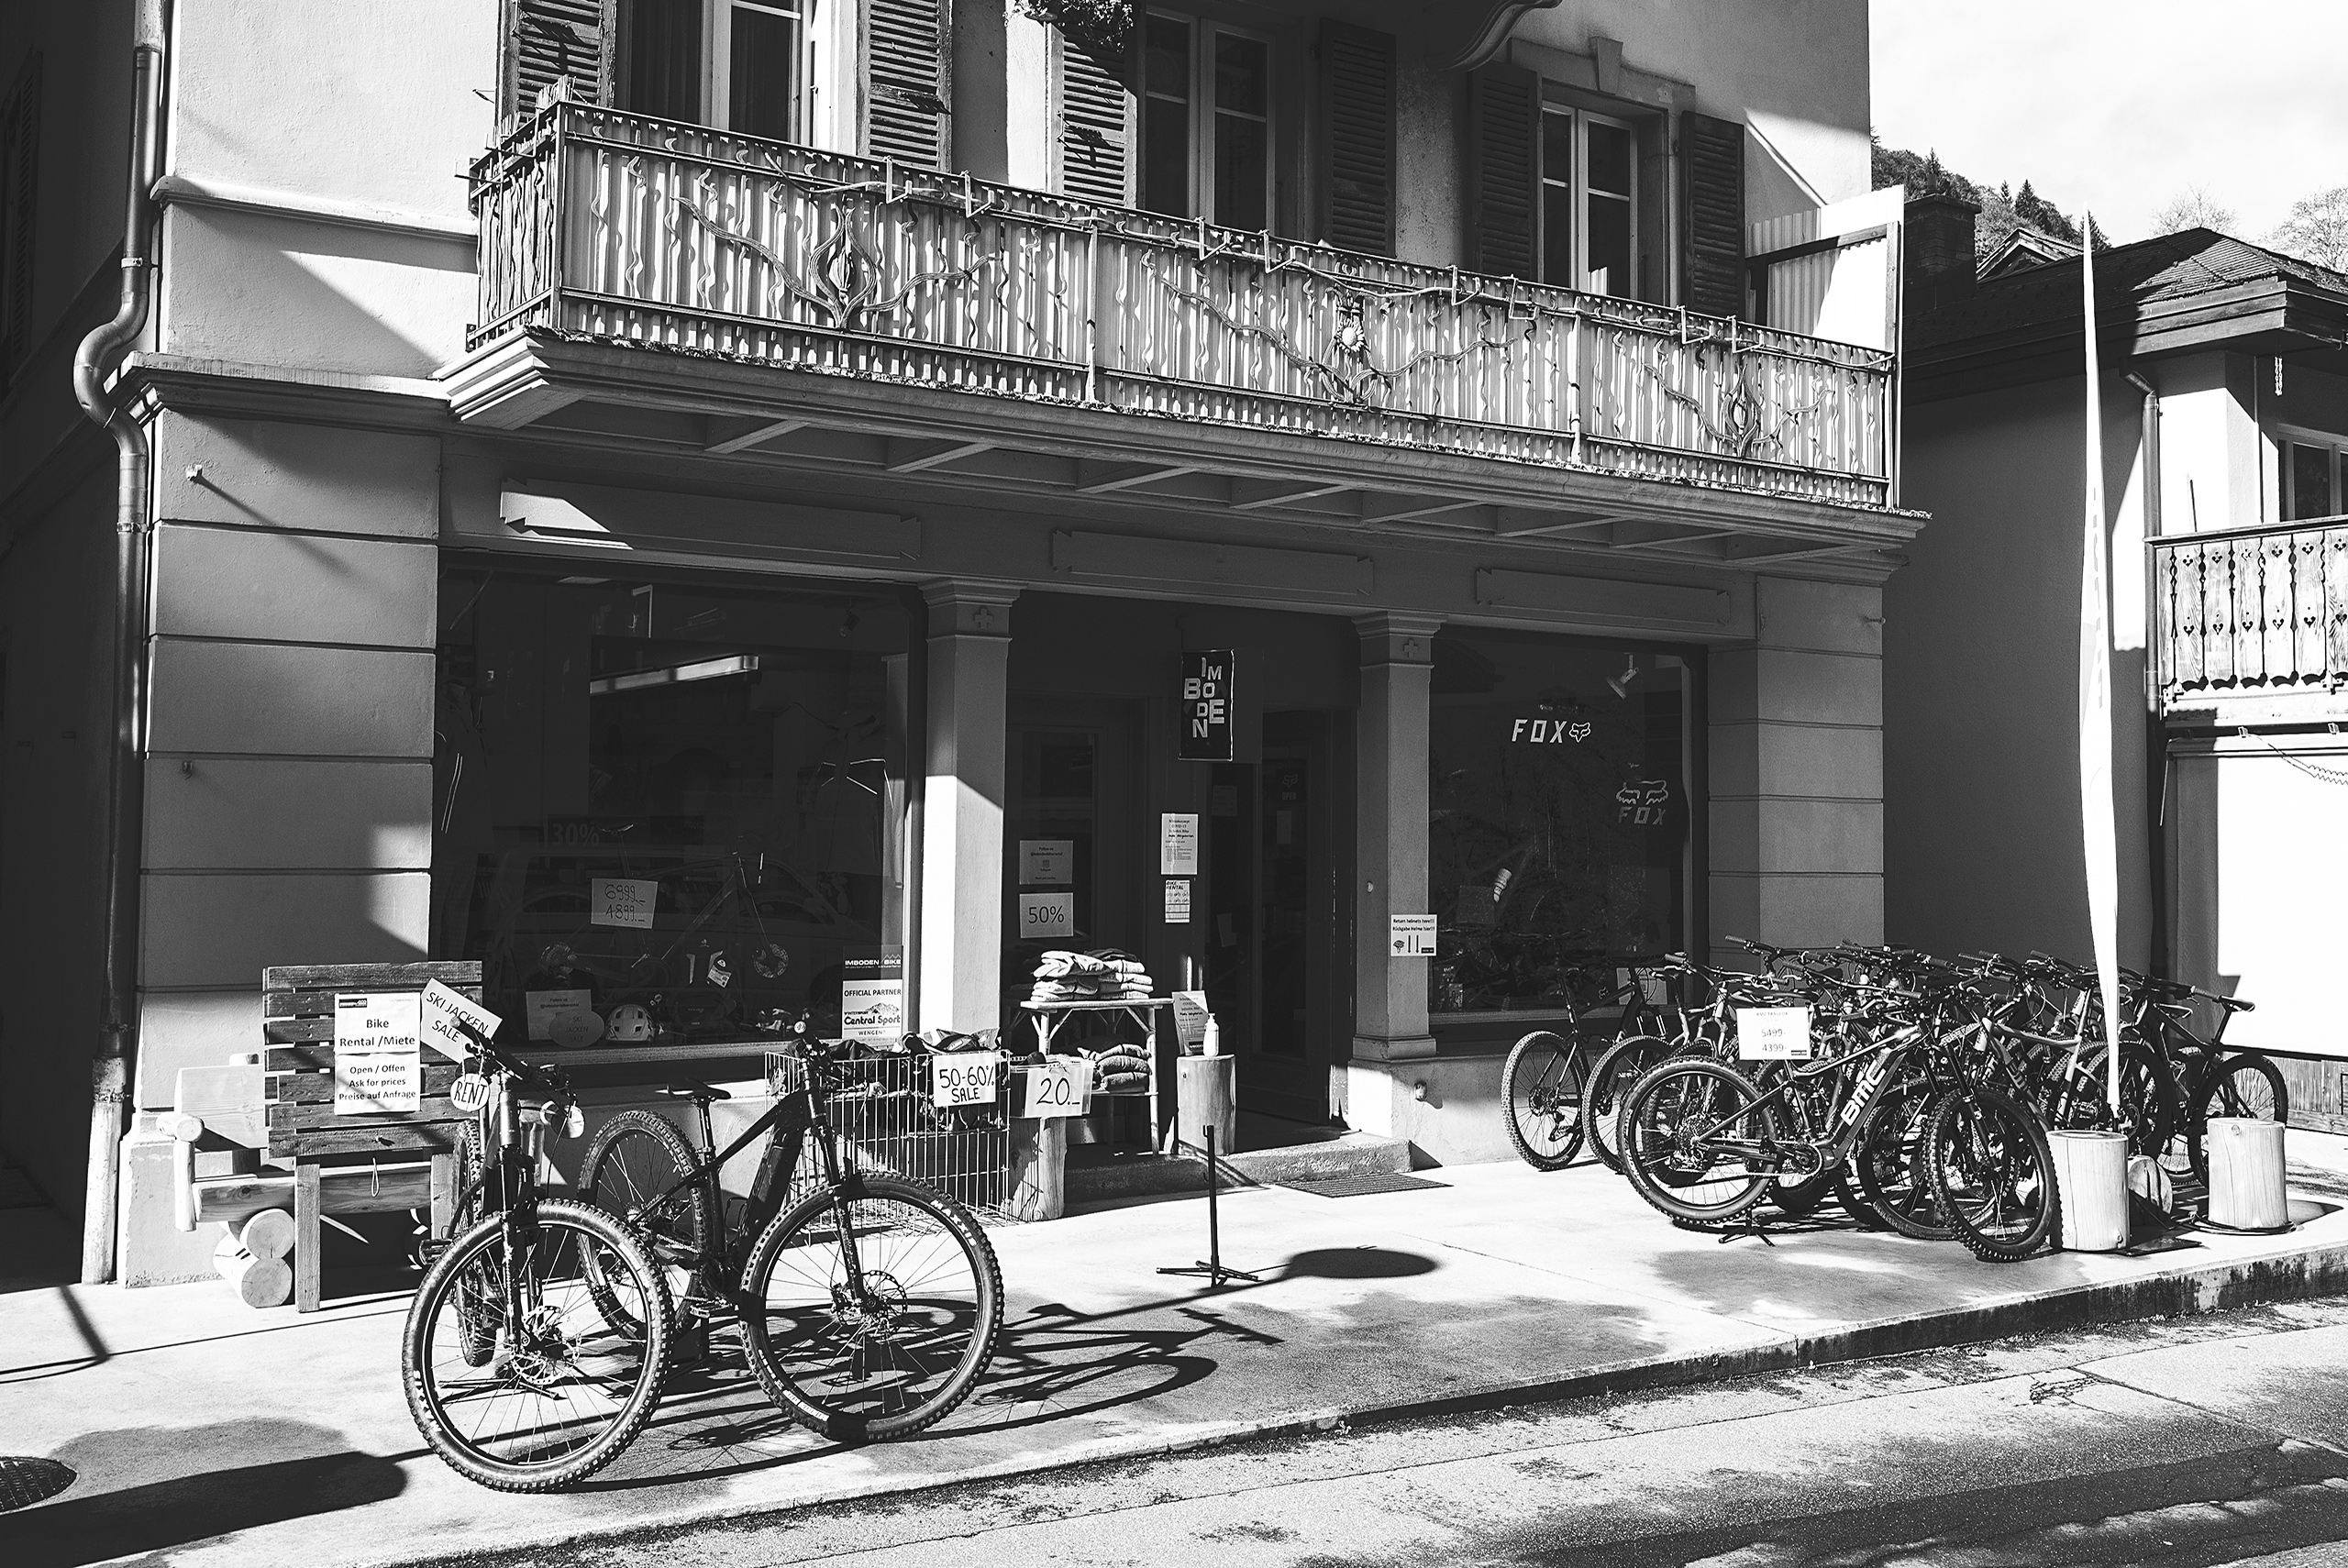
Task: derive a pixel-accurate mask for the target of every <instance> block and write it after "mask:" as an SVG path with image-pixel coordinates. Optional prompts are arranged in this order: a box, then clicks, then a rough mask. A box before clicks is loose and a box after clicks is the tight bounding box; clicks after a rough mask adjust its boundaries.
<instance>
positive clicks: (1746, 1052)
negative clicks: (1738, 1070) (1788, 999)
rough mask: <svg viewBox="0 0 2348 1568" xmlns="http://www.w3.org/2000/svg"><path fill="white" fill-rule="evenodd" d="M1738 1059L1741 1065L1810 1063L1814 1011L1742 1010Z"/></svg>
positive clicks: (1738, 1017) (1738, 1013)
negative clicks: (1744, 1063)
mask: <svg viewBox="0 0 2348 1568" xmlns="http://www.w3.org/2000/svg"><path fill="white" fill-rule="evenodd" d="M1736 1059H1737V1060H1738V1061H1740V1062H1807V1061H1809V1060H1810V1009H1808V1008H1806V1007H1741V1008H1738V1009H1737V1010H1736Z"/></svg>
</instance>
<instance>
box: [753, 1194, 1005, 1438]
mask: <svg viewBox="0 0 2348 1568" xmlns="http://www.w3.org/2000/svg"><path fill="white" fill-rule="evenodd" d="M741 1312H742V1329H743V1333H742V1342H743V1348H744V1350H745V1351H746V1352H747V1353H748V1357H749V1362H750V1368H751V1370H752V1371H754V1372H756V1373H757V1374H758V1377H759V1385H760V1386H762V1387H764V1388H765V1389H766V1391H767V1397H769V1398H770V1399H772V1400H773V1401H774V1402H775V1404H776V1405H777V1406H779V1407H781V1409H782V1410H783V1411H784V1412H785V1413H786V1414H788V1415H789V1416H790V1417H791V1418H792V1419H793V1420H795V1421H797V1422H799V1423H800V1424H801V1425H802V1426H803V1427H806V1428H807V1429H808V1430H811V1431H814V1432H818V1433H820V1434H822V1435H823V1436H825V1437H827V1438H830V1439H832V1440H833V1441H837V1442H879V1441H886V1440H888V1439H890V1438H902V1437H910V1436H912V1435H913V1434H914V1433H915V1432H918V1431H921V1430H925V1429H926V1428H928V1427H931V1426H934V1425H936V1423H937V1422H938V1421H940V1420H943V1419H945V1418H946V1417H947V1415H949V1414H950V1413H952V1411H953V1410H954V1408H955V1407H957V1406H958V1405H959V1404H961V1403H962V1401H963V1400H964V1399H966V1398H968V1397H969V1394H970V1389H971V1387H972V1386H973V1385H975V1384H976V1383H977V1382H978V1380H979V1377H980V1375H981V1374H982V1373H984V1372H985V1371H986V1367H987V1363H988V1362H989V1361H991V1359H993V1356H994V1343H995V1336H996V1335H997V1334H998V1333H1000V1332H1001V1331H1002V1266H1001V1264H998V1263H997V1262H996V1261H995V1255H994V1247H993V1245H992V1244H991V1242H988V1240H987V1236H986V1232H985V1231H982V1230H980V1228H979V1223H978V1221H977V1220H974V1219H972V1218H971V1217H970V1213H969V1210H968V1209H964V1208H963V1207H962V1206H961V1205H960V1204H958V1203H956V1202H954V1201H953V1200H952V1199H950V1198H946V1197H944V1196H942V1195H940V1194H938V1193H936V1192H933V1191H931V1190H930V1189H929V1188H927V1187H918V1186H916V1185H914V1183H912V1182H905V1181H897V1180H893V1179H890V1178H887V1177H880V1176H857V1177H852V1178H851V1180H850V1181H849V1182H847V1183H843V1184H842V1185H841V1186H839V1187H825V1188H824V1189H823V1190H821V1191H819V1192H815V1193H813V1194H811V1195H810V1196H809V1197H807V1198H805V1199H804V1200H803V1201H802V1202H801V1203H799V1204H798V1205H797V1206H796V1207H795V1208H793V1209H790V1210H789V1211H788V1212H786V1213H784V1214H782V1215H781V1216H780V1217H779V1218H777V1219H776V1220H775V1221H774V1223H773V1224H771V1225H770V1226H768V1227H767V1228H766V1230H765V1231H764V1232H763V1233H762V1234H760V1236H759V1239H758V1242H756V1243H755V1244H754V1245H753V1246H752V1247H751V1249H750V1257H749V1261H748V1264H745V1265H744V1267H743V1270H742V1295H741Z"/></svg>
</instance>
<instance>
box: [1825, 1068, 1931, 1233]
mask: <svg viewBox="0 0 2348 1568" xmlns="http://www.w3.org/2000/svg"><path fill="white" fill-rule="evenodd" d="M1933 1105H1934V1100H1933V1086H1932V1084H1931V1083H1930V1082H1929V1081H1928V1080H1926V1079H1923V1078H1910V1079H1908V1080H1907V1081H1906V1082H1904V1083H1899V1084H1895V1085H1893V1086H1892V1088H1890V1089H1889V1090H1888V1092H1887V1093H1886V1094H1885V1095H1884V1097H1883V1099H1880V1100H1878V1101H1877V1102H1876V1105H1875V1108H1874V1109H1873V1110H1869V1111H1868V1112H1867V1121H1866V1126H1865V1127H1863V1128H1861V1129H1860V1132H1859V1136H1858V1141H1857V1142H1858V1146H1857V1147H1856V1148H1855V1150H1854V1151H1853V1152H1852V1154H1851V1163H1852V1165H1853V1167H1854V1169H1855V1172H1856V1174H1857V1176H1858V1182H1859V1190H1860V1191H1862V1192H1864V1193H1865V1194H1866V1200H1867V1206H1868V1208H1869V1209H1871V1210H1873V1212H1874V1213H1875V1214H1876V1216H1877V1217H1878V1218H1880V1219H1881V1220H1883V1222H1884V1223H1885V1224H1887V1225H1889V1226H1890V1227H1891V1228H1892V1229H1893V1230H1895V1231H1899V1233H1900V1234H1901V1235H1903V1236H1913V1237H1914V1238H1916V1239H1917V1240H1918V1241H1920V1242H1945V1241H1947V1240H1949V1239H1950V1238H1951V1237H1953V1236H1955V1234H1956V1231H1955V1229H1954V1228H1953V1227H1952V1226H1951V1225H1950V1224H1949V1222H1948V1219H1947V1217H1946V1216H1945V1215H1944V1214H1943V1213H1942V1211H1941V1206H1940V1199H1939V1198H1937V1197H1935V1196H1934V1195H1933V1184H1932V1183H1931V1182H1930V1181H1929V1180H1927V1179H1926V1177H1925V1175H1924V1129H1925V1126H1926V1123H1927V1121H1928V1120H1929V1119H1930V1117H1931V1115H1932V1112H1933Z"/></svg>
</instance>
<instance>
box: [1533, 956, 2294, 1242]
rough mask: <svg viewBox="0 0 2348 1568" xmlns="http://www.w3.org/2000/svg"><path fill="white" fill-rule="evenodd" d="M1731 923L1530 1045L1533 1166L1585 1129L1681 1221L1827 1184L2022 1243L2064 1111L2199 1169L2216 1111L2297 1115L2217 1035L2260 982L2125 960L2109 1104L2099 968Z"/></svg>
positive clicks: (1877, 1216) (2043, 1233)
mask: <svg viewBox="0 0 2348 1568" xmlns="http://www.w3.org/2000/svg"><path fill="white" fill-rule="evenodd" d="M1733 940H1734V943H1735V945H1736V946H1738V947H1740V948H1742V949H1744V951H1745V952H1747V953H1749V954H1751V955H1753V957H1754V958H1755V960H1757V961H1758V967H1757V968H1756V969H1755V970H1754V971H1750V972H1748V971H1744V970H1731V969H1722V968H1714V967H1711V966H1707V965H1704V964H1700V963H1698V962H1696V961H1695V960H1693V959H1692V958H1689V957H1688V956H1686V955H1680V954H1674V955H1668V956H1667V957H1666V958H1664V959H1663V960H1662V961H1660V962H1658V963H1654V964H1645V965H1640V966H1633V967H1631V968H1627V969H1623V970H1618V971H1617V972H1616V974H1617V980H1618V983H1617V985H1616V988H1615V994H1614V995H1613V997H1612V1004H1611V1006H1608V1007H1604V1008H1600V1009H1593V1010H1590V1011H1589V1012H1586V1013H1584V1014H1583V1015H1582V1016H1581V1018H1580V1019H1579V1020H1578V1021H1577V1022H1576V1023H1575V1025H1574V1026H1573V1027H1572V1028H1571V1029H1570V1030H1567V1031H1560V1032H1550V1031H1543V1032H1536V1033H1533V1034H1528V1035H1526V1036H1525V1037H1524V1038H1523V1040H1521V1041H1519V1042H1518V1043H1517V1044H1516V1046H1515V1048H1514V1050H1513V1051H1512V1052H1511V1054H1510V1055H1509V1058H1508V1061H1507V1064H1506V1066H1505V1068H1504V1070H1503V1083H1504V1098H1505V1101H1506V1106H1507V1117H1508V1130H1509V1136H1510V1139H1511V1141H1512V1143H1514V1144H1515V1146H1516V1150H1517V1152H1518V1153H1519V1154H1521V1155H1523V1158H1524V1159H1525V1160H1526V1161H1527V1162H1528V1163H1530V1164H1532V1165H1535V1166H1537V1167H1539V1168H1541V1169H1544V1170H1556V1169H1560V1168H1562V1167H1564V1166H1565V1165H1568V1164H1570V1163H1571V1162H1572V1161H1573V1160H1574V1159H1575V1158H1576V1157H1577V1156H1578V1155H1579V1154H1581V1153H1582V1151H1583V1149H1584V1148H1585V1146H1587V1147H1588V1148H1589V1150H1590V1151H1591V1152H1592V1153H1594V1154H1595V1155H1596V1156H1597V1158H1598V1159H1600V1160H1601V1161H1603V1162H1604V1163H1605V1164H1606V1165H1608V1166H1609V1167H1610V1168H1611V1169H1613V1170H1615V1171H1618V1172H1620V1173H1621V1174H1622V1175H1623V1176H1625V1177H1626V1178H1628V1180H1629V1181H1630V1184H1631V1187H1632V1188H1633V1190H1634V1191H1636V1192H1637V1193H1638V1195H1639V1196H1640V1197H1641V1198H1644V1199H1645V1200H1646V1201H1647V1202H1648V1203H1649V1204H1650V1205H1652V1206H1653V1207H1654V1208H1656V1209H1658V1210H1660V1211H1661V1212H1662V1213H1664V1214H1666V1215H1668V1216H1670V1217H1671V1218H1672V1219H1673V1220H1678V1221H1680V1222H1683V1223H1686V1224H1689V1225H1695V1226H1700V1227H1715V1228H1722V1227H1729V1226H1733V1225H1737V1224H1740V1223H1754V1222H1755V1217H1756V1211H1757V1210H1758V1209H1760V1208H1761V1206H1762V1205H1764V1204H1767V1205H1769V1206H1771V1208H1773V1209H1775V1210H1776V1211H1777V1213H1778V1214H1779V1215H1782V1216H1785V1217H1788V1218H1792V1219H1801V1218H1806V1217H1808V1216H1809V1215H1811V1213H1812V1212H1813V1211H1815V1210H1816V1209H1818V1208H1819V1207H1820V1206H1821V1205H1822V1204H1823V1203H1824V1202H1825V1201H1826V1200H1827V1199H1828V1198H1833V1200H1834V1201H1835V1202H1837V1203H1839V1204H1840V1205H1841V1206H1842V1208H1843V1209H1844V1210H1845V1211H1846V1212H1847V1213H1848V1214H1849V1215H1850V1217H1851V1218H1852V1219H1853V1220H1855V1221H1856V1222H1857V1223H1858V1224H1860V1225H1862V1226H1865V1227H1867V1228H1871V1229H1881V1230H1889V1231H1898V1232H1899V1233H1901V1234H1903V1235H1908V1236H1914V1237H1918V1238H1923V1239H1932V1240H1955V1241H1957V1242H1962V1243H1963V1244H1964V1245H1965V1246H1966V1248H1968V1249H1969V1250H1970V1251H1971V1252H1972V1253H1974V1254H1975V1255H1976V1256H1977V1257H1980V1258H1983V1259H1988V1260H1992V1261H2010V1260H2014V1259H2020V1258H2024V1257H2028V1256H2029V1255H2030V1254H2031V1253H2034V1252H2036V1251H2037V1250H2038V1249H2039V1248H2041V1247H2042V1246H2045V1245H2048V1244H2049V1243H2050V1242H2054V1239H2055V1231H2056V1227H2057V1225H2058V1222H2059V1218H2060V1205H2059V1201H2058V1192H2057V1184H2056V1176H2055V1170H2054V1155H2053V1152H2052V1148H2051V1145H2050V1143H2049V1141H2048V1137H2047V1133H2048V1132H2049V1131H2050V1130H2052V1129H2065V1130H2069V1129H2088V1128H2099V1129H2105V1130H2115V1129H2116V1130H2120V1131H2124V1132H2126V1134H2127V1137H2128V1143H2129V1150H2130V1153H2131V1154H2132V1155H2143V1156H2147V1157H2149V1158H2150V1159H2152V1160H2154V1161H2156V1162H2160V1163H2161V1164H2162V1165H2164V1166H2165V1168H2166V1169H2167V1170H2168V1171H2170V1172H2173V1173H2176V1174H2177V1175H2182V1174H2183V1173H2184V1172H2185V1171H2187V1169H2189V1170H2191V1171H2192V1172H2193V1173H2194V1174H2196V1175H2197V1176H2200V1177H2202V1178H2203V1179H2205V1180H2206V1178H2207V1176H2208V1169H2207V1165H2206V1156H2205V1154H2204V1133H2205V1131H2206V1129H2207V1127H2208V1124H2209V1121H2210V1118H2211V1117H2216V1116H2236V1117H2252V1118H2258V1119H2263V1120H2268V1121H2285V1120H2287V1116H2288V1110H2289V1106H2288V1102H2287V1095H2286V1092H2285V1089H2284V1084H2283V1076H2282V1074H2281V1072H2280V1071H2278V1070H2277V1069H2276V1066H2275V1064H2274V1063H2273V1062H2272V1061H2270V1060H2269V1059H2268V1058H2266V1057H2265V1056H2264V1055H2260V1054H2259V1053H2258V1052H2256V1051H2246V1050H2237V1049H2232V1048H2229V1047H2228V1046H2227V1045H2226V1044H2225V1043H2224V1036H2225V1029H2226V1024H2227V1022H2228V1021H2229V1020H2231V1019H2232V1017H2233V1015H2234V1014H2236V1013H2237V1012H2245V1011H2248V1010H2250V1008H2251V1004H2250V1003H2249V1002H2247V1001H2243V1000H2239V999H2234V998H2231V997H2221V996H2215V995H2212V994H2211V993H2210V992H2208V991H2204V990H2200V989H2198V988H2194V987H2192V986H2187V985H2182V984H2179V983H2177V982H2176V981H2173V980H2164V979H2159V978H2155V977H2152V976H2147V975H2140V974H2136V973H2134V972H2132V971H2128V970H2122V971H2121V979H2122V986H2121V1030H2120V1047H2119V1049H2120V1097H2119V1100H2118V1104H2117V1109H2116V1110H2115V1109H2114V1104H2113V1101H2112V1099H2111V1098H2110V1090H2109V1081H2110V1080H2109V1072H2110V1057H2109V1055H2108V1054H2107V1050H2106V1047H2105V1046H2104V1044H2103V1042H2104V1041H2105V1040H2106V1039H2107V1038H2108V1036H2107V1033H2106V1031H2105V1029H2104V1025H2103V1006H2102V1001H2101V999H2100V996H2099V989H2098V986H2097V980H2096V976H2095V974H2094V972H2093V971H2092V970H2090V969H2088V968H2084V967H2082V966H2078V965H2075V964H2070V963H2066V961H2064V960H2062V959H2060V958H2055V957H2052V956H2049V955H2046V954H2043V953H2032V954H2031V955H2029V956H2028V957H2025V958H2011V957H2007V956H2005V955H1999V954H1969V955H1965V956H1963V957H1960V958H1956V959H1953V960H1952V959H1944V958H1939V957H1935V956H1933V955H1929V954H1925V953H1922V952H1918V951H1915V950H1913V949H1909V948H1901V947H1866V946H1859V945H1855V944H1841V945H1837V946H1833V947H1818V948H1783V947H1773V946H1770V945H1768V944H1765V943H1758V942H1748V941H1744V940H1742V939H1733ZM1756 1010H1770V1011H1756ZM1776 1010H1793V1011H1791V1012H1786V1011H1776ZM1789 1018H1790V1019H1792V1020H1794V1021H1796V1023H1795V1026H1794V1027H1791V1028H1789V1029H1780V1028H1779V1027H1778V1025H1780V1024H1781V1023H1783V1021H1786V1020H1788V1019H1789ZM2205 1018H2206V1019H2208V1020H2209V1023H2208V1025H2207V1029H2208V1032H2206V1033H2204V1032H2201V1030H2202V1028H2203V1024H2202V1022H2201V1020H2203V1019H2205ZM1803 1023H1806V1026H1807V1027H1806V1030H1805V1029H1803V1028H1801V1027H1800V1024H1803ZM1765 1026H1767V1034H1768V1036H1769V1037H1768V1038H1767V1039H1765V1038H1763V1037H1762V1036H1763V1031H1764V1027H1765ZM1805 1033H1806V1036H1807V1038H1806V1041H1805V1040H1804V1039H1803V1038H1802V1037H1803V1035H1804V1034H1805ZM1765 1054H1766V1055H1765Z"/></svg>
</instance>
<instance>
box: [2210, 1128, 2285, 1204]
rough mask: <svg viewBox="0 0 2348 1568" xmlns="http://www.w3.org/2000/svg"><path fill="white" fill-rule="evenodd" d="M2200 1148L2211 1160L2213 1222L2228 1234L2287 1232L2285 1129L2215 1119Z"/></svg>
mask: <svg viewBox="0 0 2348 1568" xmlns="http://www.w3.org/2000/svg"><path fill="white" fill-rule="evenodd" d="M2201 1146H2202V1147H2203V1148H2204V1149H2206V1150H2208V1151H2209V1155H2210V1224H2212V1225H2217V1226H2221V1227H2222V1228H2224V1229H2226V1230H2229V1231H2287V1230H2289V1229H2290V1228H2291V1202H2290V1198H2289V1197H2288V1195H2287V1194H2286V1193H2285V1191H2284V1190H2283V1124H2282V1123H2281V1122H2279V1121H2261V1120H2258V1119H2255V1118H2253V1117H2248V1116H2212V1117H2211V1118H2210V1130H2209V1132H2208V1133H2207V1134H2206V1135H2205V1136H2204V1137H2203V1139H2202V1141H2201Z"/></svg>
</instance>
